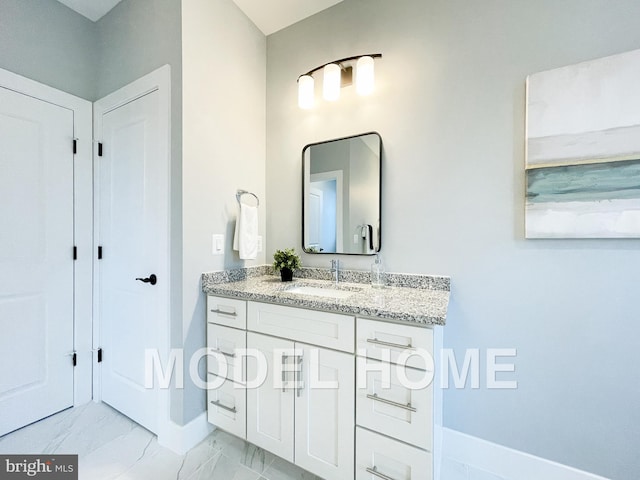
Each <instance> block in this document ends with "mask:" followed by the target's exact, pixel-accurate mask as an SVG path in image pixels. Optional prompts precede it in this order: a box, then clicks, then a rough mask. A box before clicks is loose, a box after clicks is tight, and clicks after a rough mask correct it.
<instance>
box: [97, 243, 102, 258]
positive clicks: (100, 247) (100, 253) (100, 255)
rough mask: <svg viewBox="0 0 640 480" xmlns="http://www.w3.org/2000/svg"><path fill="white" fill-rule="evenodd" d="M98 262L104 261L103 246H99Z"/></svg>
mask: <svg viewBox="0 0 640 480" xmlns="http://www.w3.org/2000/svg"><path fill="white" fill-rule="evenodd" d="M98 260H102V245H98Z"/></svg>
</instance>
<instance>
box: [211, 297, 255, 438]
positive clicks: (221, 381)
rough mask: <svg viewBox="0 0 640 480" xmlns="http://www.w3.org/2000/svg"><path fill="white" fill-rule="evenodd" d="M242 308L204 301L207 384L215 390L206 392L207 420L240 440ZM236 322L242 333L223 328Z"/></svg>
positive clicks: (243, 417)
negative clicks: (240, 321)
mask: <svg viewBox="0 0 640 480" xmlns="http://www.w3.org/2000/svg"><path fill="white" fill-rule="evenodd" d="M245 304H246V302H244V301H242V302H240V303H238V301H237V300H230V299H224V298H218V297H211V296H210V297H208V299H207V353H208V354H209V355H207V383H208V384H209V385H210V386H212V387H215V388H209V389H208V390H207V420H208V421H209V422H210V423H212V424H214V425H217V426H218V427H220V428H221V429H223V430H225V431H227V432H229V433H232V434H233V435H236V436H238V437H241V438H244V439H246V437H247V407H246V405H247V397H246V389H245V379H246V366H245V360H244V357H241V356H239V355H238V354H237V352H238V350H240V349H245V348H246V346H247V333H246V331H245V330H244V326H245V323H244V318H245V314H246V305H245ZM219 312H222V313H219ZM239 318H240V319H242V323H241V326H242V330H241V329H237V328H231V327H228V326H225V325H228V324H230V323H231V324H234V325H238V319H239ZM216 322H222V323H223V325H220V324H218V323H216ZM222 364H224V366H223V365H222Z"/></svg>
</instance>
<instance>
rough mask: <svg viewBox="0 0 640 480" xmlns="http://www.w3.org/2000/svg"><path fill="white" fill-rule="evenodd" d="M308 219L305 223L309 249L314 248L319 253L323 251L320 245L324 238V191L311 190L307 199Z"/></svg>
mask: <svg viewBox="0 0 640 480" xmlns="http://www.w3.org/2000/svg"><path fill="white" fill-rule="evenodd" d="M307 200H308V203H309V206H308V213H309V215H308V217H306V218H307V220H306V221H305V226H306V227H307V229H308V230H307V232H308V233H307V245H306V247H307V248H313V249H315V250H317V251H319V252H321V251H322V246H321V245H320V239H321V238H322V206H323V204H324V202H323V200H322V190H319V189H317V188H313V187H310V188H309V196H308V197H307Z"/></svg>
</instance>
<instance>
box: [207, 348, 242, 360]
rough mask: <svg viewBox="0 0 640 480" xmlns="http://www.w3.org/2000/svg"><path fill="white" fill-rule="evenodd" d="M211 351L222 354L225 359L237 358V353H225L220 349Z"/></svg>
mask: <svg viewBox="0 0 640 480" xmlns="http://www.w3.org/2000/svg"><path fill="white" fill-rule="evenodd" d="M209 350H211V351H212V352H213V353H220V354H222V355H224V356H225V357H230V358H235V357H236V354H235V353H227V352H223V351H222V350H220V349H219V348H210V349H209Z"/></svg>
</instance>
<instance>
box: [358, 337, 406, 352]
mask: <svg viewBox="0 0 640 480" xmlns="http://www.w3.org/2000/svg"><path fill="white" fill-rule="evenodd" d="M367 343H373V344H374V345H382V346H383V347H392V348H404V349H407V350H415V347H412V346H411V344H409V345H402V344H400V343H391V342H383V341H382V340H378V339H377V338H367Z"/></svg>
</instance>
